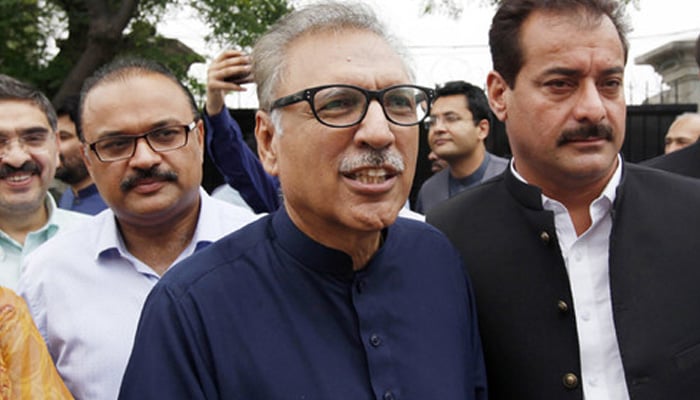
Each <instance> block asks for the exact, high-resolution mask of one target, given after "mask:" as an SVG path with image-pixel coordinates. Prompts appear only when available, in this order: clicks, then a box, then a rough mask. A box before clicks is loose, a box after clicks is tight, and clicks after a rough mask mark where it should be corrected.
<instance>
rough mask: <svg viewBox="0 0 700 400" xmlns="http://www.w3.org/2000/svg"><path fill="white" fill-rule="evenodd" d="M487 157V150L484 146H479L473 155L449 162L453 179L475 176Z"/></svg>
mask: <svg viewBox="0 0 700 400" xmlns="http://www.w3.org/2000/svg"><path fill="white" fill-rule="evenodd" d="M485 156H486V149H485V148H484V146H483V145H481V146H477V147H476V148H475V149H474V151H473V152H472V154H470V155H468V156H467V157H461V158H458V159H456V160H448V163H449V165H450V174H452V177H453V178H456V179H462V178H466V177H468V176H469V175H471V174H473V173H474V172H475V171H476V170H477V169H479V167H481V163H483V162H484V157H485Z"/></svg>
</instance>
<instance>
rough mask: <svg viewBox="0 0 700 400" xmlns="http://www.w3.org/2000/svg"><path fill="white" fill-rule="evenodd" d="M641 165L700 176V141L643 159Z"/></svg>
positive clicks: (695, 176) (694, 176)
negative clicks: (671, 151)
mask: <svg viewBox="0 0 700 400" xmlns="http://www.w3.org/2000/svg"><path fill="white" fill-rule="evenodd" d="M641 165H645V166H648V167H652V168H657V169H661V170H664V171H669V172H673V173H676V174H681V175H686V176H690V177H693V178H700V141H698V142H697V143H695V144H693V145H691V146H688V147H686V148H684V149H680V150H678V151H674V152H673V153H669V154H664V155H661V156H658V157H654V158H652V159H650V160H646V161H643V162H641Z"/></svg>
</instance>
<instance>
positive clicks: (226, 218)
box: [201, 195, 264, 231]
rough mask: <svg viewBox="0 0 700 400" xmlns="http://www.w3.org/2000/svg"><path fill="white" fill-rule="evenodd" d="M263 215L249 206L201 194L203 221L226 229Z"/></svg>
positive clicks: (229, 229)
mask: <svg viewBox="0 0 700 400" xmlns="http://www.w3.org/2000/svg"><path fill="white" fill-rule="evenodd" d="M263 215H264V214H255V213H254V212H253V211H252V210H251V209H250V208H246V207H241V206H239V205H236V204H231V203H228V202H226V201H223V200H221V199H217V198H215V197H211V196H209V195H203V196H202V214H201V218H202V220H203V222H204V223H207V224H219V225H223V226H227V227H228V231H232V230H234V229H238V228H240V227H242V226H244V225H247V224H248V223H250V222H253V221H255V220H257V219H258V218H260V217H261V216H263Z"/></svg>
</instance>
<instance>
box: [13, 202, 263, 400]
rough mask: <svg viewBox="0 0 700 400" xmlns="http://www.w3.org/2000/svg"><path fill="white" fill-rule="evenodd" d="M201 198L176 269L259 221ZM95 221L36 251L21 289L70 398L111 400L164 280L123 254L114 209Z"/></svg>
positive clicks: (238, 209) (249, 213) (148, 268)
mask: <svg viewBox="0 0 700 400" xmlns="http://www.w3.org/2000/svg"><path fill="white" fill-rule="evenodd" d="M200 196H201V198H202V202H201V208H200V213H199V220H198V221H197V227H196V229H195V232H194V237H193V239H192V242H191V243H190V245H189V246H188V247H187V248H186V249H185V250H184V251H183V252H182V253H181V254H180V255H179V256H178V258H177V260H175V262H173V265H174V264H175V263H177V262H179V261H181V260H183V259H184V258H186V257H187V256H189V255H191V254H192V253H194V252H195V251H197V250H199V249H201V248H202V247H204V246H207V245H208V244H210V243H212V242H214V241H216V240H217V239H219V238H221V237H223V236H225V235H226V234H228V233H230V232H233V231H234V230H237V229H238V228H240V227H242V226H244V225H246V224H247V223H248V222H251V221H253V220H254V219H256V218H257V217H258V216H257V215H255V214H253V213H252V212H251V211H249V210H246V209H244V208H241V207H237V206H234V205H231V204H228V203H225V202H223V201H220V200H216V199H213V198H211V197H209V196H208V195H207V194H206V192H205V191H204V190H202V189H200ZM93 218H94V219H92V220H90V221H89V223H86V224H83V225H81V226H80V229H77V230H72V231H71V232H67V233H66V234H65V235H59V236H58V237H56V238H55V240H52V241H51V242H49V243H47V244H46V245H45V246H43V247H42V248H40V249H38V250H37V251H36V252H34V254H32V255H31V257H29V258H28V259H27V260H26V267H25V269H24V272H23V274H22V276H21V278H20V284H19V292H20V294H21V295H22V296H23V297H24V298H25V300H26V301H27V303H28V305H29V309H30V311H31V313H32V316H33V318H34V321H35V322H36V324H37V327H38V328H39V331H40V332H41V334H42V336H43V337H44V340H45V341H46V343H47V345H48V348H49V352H50V353H51V357H52V358H53V360H54V362H55V364H56V367H57V368H58V371H59V373H60V374H61V376H62V377H63V379H64V381H65V383H66V386H67V387H68V389H69V390H70V391H71V393H73V396H75V398H76V399H89V400H113V399H116V398H117V395H118V393H119V386H120V384H121V379H122V375H123V373H124V369H125V368H126V363H127V361H128V359H129V355H130V354H131V347H132V344H133V340H134V335H135V332H136V325H137V323H138V320H139V316H140V314H141V307H142V305H143V303H144V301H145V299H146V296H147V295H148V293H149V292H150V290H151V288H152V287H153V286H154V285H155V284H156V282H157V281H158V279H159V276H158V274H156V273H155V272H154V271H153V270H152V269H151V268H150V267H149V266H147V265H146V264H144V263H143V262H141V261H139V260H138V259H136V258H135V257H134V256H133V255H131V254H130V253H129V251H128V250H127V249H126V246H125V245H124V241H123V238H122V236H121V234H120V233H119V229H118V227H117V223H116V220H115V217H114V214H113V213H112V210H111V209H107V210H105V211H103V212H101V213H100V214H98V215H96V216H94V217H93Z"/></svg>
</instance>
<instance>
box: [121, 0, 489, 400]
mask: <svg viewBox="0 0 700 400" xmlns="http://www.w3.org/2000/svg"><path fill="white" fill-rule="evenodd" d="M395 46H396V45H395V44H393V42H391V41H389V40H388V39H387V36H386V33H385V31H384V30H383V28H382V27H381V25H379V23H378V22H377V21H376V17H374V15H373V14H372V13H371V12H369V11H367V10H365V9H364V8H362V7H361V6H348V5H341V4H336V3H329V4H325V5H324V4H316V5H313V6H308V7H307V8H304V9H301V10H299V11H296V12H294V13H292V14H289V15H288V16H286V17H284V18H283V19H282V20H281V21H280V22H279V23H278V25H276V26H275V27H273V28H272V30H271V31H270V32H268V33H267V34H266V35H264V36H263V37H262V38H261V39H260V40H259V41H258V43H257V44H256V46H255V49H254V50H253V54H254V56H253V57H256V58H255V60H254V62H253V65H255V72H254V75H255V79H256V83H257V85H258V98H259V100H260V109H261V110H260V111H258V114H257V116H256V138H257V140H258V150H259V152H260V156H261V157H260V158H261V161H262V163H263V165H264V166H265V169H266V170H267V171H268V172H269V173H271V174H272V175H276V176H279V177H280V182H281V184H282V188H283V191H284V193H285V196H284V204H283V206H282V207H281V208H280V209H279V210H278V211H276V212H274V213H273V214H270V215H269V216H267V217H264V218H263V219H261V220H259V221H256V222H255V223H253V224H251V225H248V226H246V227H244V228H243V229H241V230H239V231H238V232H235V233H233V234H231V235H229V236H228V237H226V238H224V239H223V240H221V241H219V242H217V243H215V244H212V245H211V246H209V247H208V248H206V249H204V250H202V251H200V252H198V253H197V254H196V255H195V256H193V257H191V258H189V259H187V260H185V261H184V262H182V263H181V264H179V265H178V266H175V267H174V268H172V269H171V270H170V271H169V272H168V273H167V274H166V275H165V276H164V277H163V278H162V279H161V280H160V282H159V283H158V284H157V285H156V287H155V288H154V290H153V291H152V292H151V294H150V295H149V298H148V300H147V301H146V305H145V306H144V310H143V313H142V315H141V321H140V323H139V328H138V332H137V334H136V339H135V344H134V349H133V351H132V354H131V359H130V361H129V365H128V367H127V370H126V373H125V375H124V379H123V382H122V387H121V393H120V399H139V400H141V399H169V400H177V399H183V400H185V399H187V400H197V399H210V400H211V399H227V400H228V399H245V400H253V399H261V400H287V399H305V400H313V399H316V400H328V399H341V400H343V399H347V400H365V399H366V400H369V399H382V400H400V399H418V400H425V399H440V400H472V399H486V383H485V372H484V366H483V357H482V350H481V341H480V338H479V335H478V329H477V326H476V322H475V321H476V317H475V307H474V303H473V300H472V293H471V289H470V285H469V283H468V280H467V277H466V276H465V275H464V272H463V270H462V262H461V258H460V256H459V255H458V253H457V252H456V250H455V249H454V248H453V247H452V245H451V244H450V243H449V241H448V240H447V239H446V238H445V237H444V236H443V235H442V233H440V232H438V231H437V230H435V229H433V228H432V227H430V226H428V225H426V224H424V223H422V222H417V221H412V220H407V219H403V218H398V219H397V214H398V212H399V210H400V209H401V208H402V206H403V204H404V203H405V201H406V197H407V195H408V192H409V190H410V187H411V181H412V179H413V175H414V172H415V163H416V156H417V151H418V125H419V124H420V123H421V122H422V121H423V120H424V118H425V116H426V115H427V113H428V112H429V107H428V105H429V103H430V98H431V97H432V96H433V92H432V90H431V89H428V88H423V87H420V86H415V85H412V84H411V82H412V79H411V76H412V75H411V73H410V72H409V69H408V67H407V64H406V62H405V61H404V59H403V58H402V57H401V56H400V54H403V53H402V52H401V51H400V50H398V49H397V47H395ZM308 60H314V62H309V61H308Z"/></svg>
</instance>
